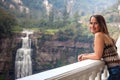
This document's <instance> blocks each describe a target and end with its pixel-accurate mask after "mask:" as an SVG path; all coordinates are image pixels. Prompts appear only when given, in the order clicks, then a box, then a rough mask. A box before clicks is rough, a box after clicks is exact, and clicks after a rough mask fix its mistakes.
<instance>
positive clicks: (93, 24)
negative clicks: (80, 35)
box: [89, 17, 100, 34]
mask: <svg viewBox="0 0 120 80" xmlns="http://www.w3.org/2000/svg"><path fill="white" fill-rule="evenodd" d="M89 28H90V32H92V33H93V34H95V33H97V32H99V31H100V27H99V24H98V22H97V20H96V18H95V17H91V19H90V23H89Z"/></svg>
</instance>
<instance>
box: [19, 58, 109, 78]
mask: <svg viewBox="0 0 120 80" xmlns="http://www.w3.org/2000/svg"><path fill="white" fill-rule="evenodd" d="M107 76H108V75H107V69H106V68H105V65H104V62H103V61H100V60H84V61H81V62H76V63H73V64H70V65H66V66H62V67H59V68H55V69H52V70H48V71H44V72H41V73H37V74H34V75H31V76H27V77H24V78H20V79H17V80H107Z"/></svg>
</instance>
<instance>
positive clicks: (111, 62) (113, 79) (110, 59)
mask: <svg viewBox="0 0 120 80" xmlns="http://www.w3.org/2000/svg"><path fill="white" fill-rule="evenodd" d="M102 58H103V60H104V62H105V64H106V65H107V67H108V72H109V78H108V80H120V58H119V56H118V53H117V48H116V46H115V45H112V44H109V45H108V44H105V45H104V50H103V55H102Z"/></svg>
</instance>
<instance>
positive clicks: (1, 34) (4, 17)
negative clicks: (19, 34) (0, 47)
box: [0, 9, 17, 38]
mask: <svg viewBox="0 0 120 80" xmlns="http://www.w3.org/2000/svg"><path fill="white" fill-rule="evenodd" d="M16 23H17V22H16V18H15V17H14V16H13V15H12V14H10V13H8V12H7V11H5V10H3V9H0V38H5V37H9V36H11V35H12V27H13V26H14V25H15V24H16Z"/></svg>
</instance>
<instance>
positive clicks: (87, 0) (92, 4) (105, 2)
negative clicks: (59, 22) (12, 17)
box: [0, 0, 117, 19]
mask: <svg viewBox="0 0 120 80" xmlns="http://www.w3.org/2000/svg"><path fill="white" fill-rule="evenodd" d="M116 2H117V0H0V7H2V8H4V9H7V10H10V11H13V12H14V14H16V15H17V16H18V17H25V16H29V17H31V18H38V19H39V18H41V17H43V16H45V14H46V15H50V11H52V12H53V13H54V15H56V16H61V15H63V14H64V11H66V12H67V13H68V14H69V15H70V16H72V15H74V13H76V12H78V13H79V14H80V15H87V14H93V13H97V12H101V11H103V10H105V9H106V8H108V7H109V6H111V5H113V4H114V3H116ZM26 14H27V15H26Z"/></svg>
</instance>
